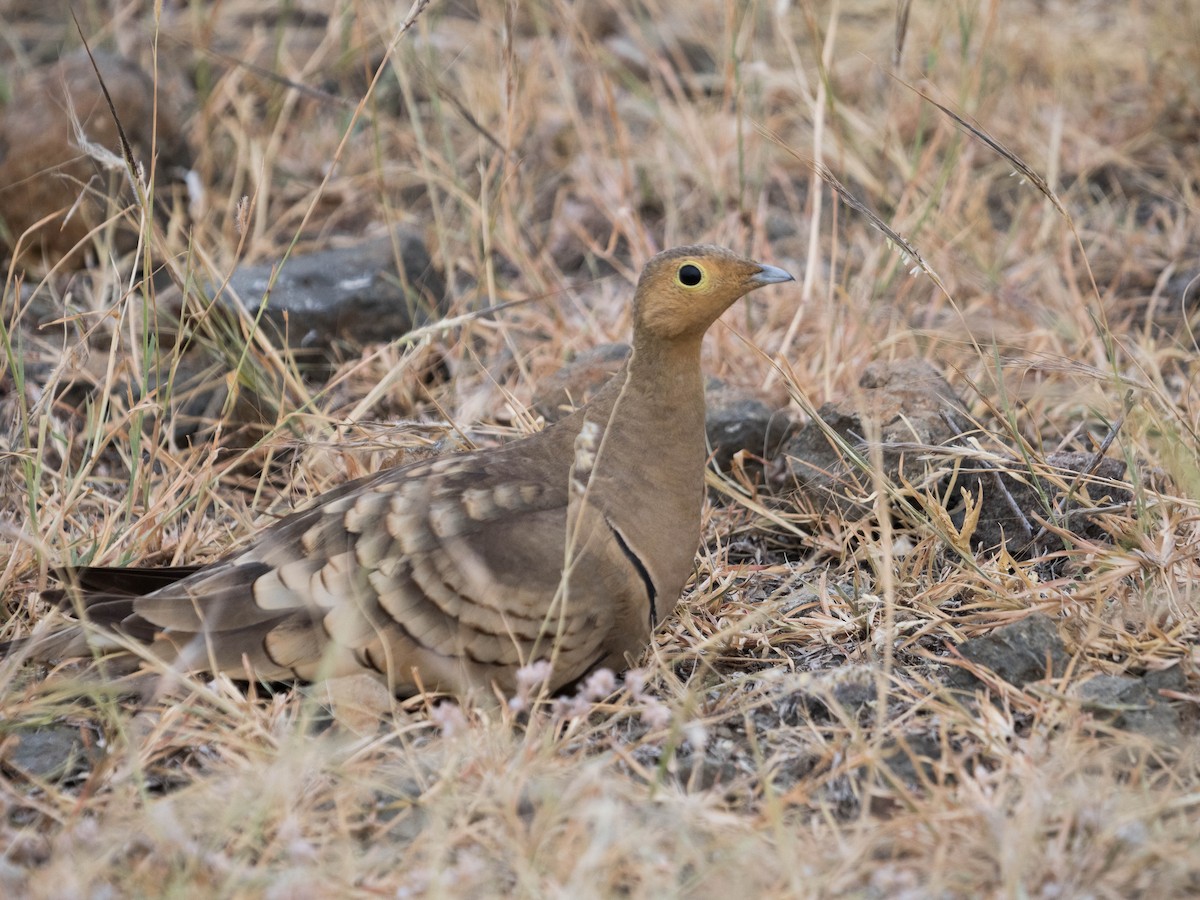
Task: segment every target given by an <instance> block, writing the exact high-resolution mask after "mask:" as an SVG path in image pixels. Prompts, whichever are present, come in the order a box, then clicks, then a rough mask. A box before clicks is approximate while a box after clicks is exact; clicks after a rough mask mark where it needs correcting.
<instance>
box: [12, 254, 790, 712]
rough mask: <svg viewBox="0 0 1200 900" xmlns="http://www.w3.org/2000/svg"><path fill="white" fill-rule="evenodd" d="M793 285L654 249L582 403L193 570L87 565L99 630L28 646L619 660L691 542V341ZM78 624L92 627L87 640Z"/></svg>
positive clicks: (511, 661)
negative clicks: (624, 345) (616, 359)
mask: <svg viewBox="0 0 1200 900" xmlns="http://www.w3.org/2000/svg"><path fill="white" fill-rule="evenodd" d="M787 280H791V276H790V275H788V274H787V273H786V272H783V271H782V270H780V269H776V268H773V267H770V266H763V265H761V264H759V263H755V262H752V261H750V260H746V259H742V258H740V257H738V256H735V255H734V254H733V253H731V252H729V251H728V250H724V249H722V248H719V247H711V246H692V247H682V248H679V249H676V250H672V251H667V252H666V253H662V254H659V255H658V256H656V257H655V258H654V259H652V260H651V261H650V262H649V263H648V264H647V266H646V268H645V270H644V272H643V273H642V276H641V278H640V280H639V282H638V287H637V292H636V295H635V298H634V336H633V353H632V355H631V357H630V359H629V361H628V362H627V363H626V365H625V367H624V368H622V369H621V371H620V372H618V374H617V375H616V376H615V377H614V378H613V379H612V381H610V382H609V383H608V384H607V385H606V386H605V388H604V389H603V390H602V391H601V392H600V394H599V395H598V396H597V397H596V398H595V399H594V400H593V401H592V402H591V403H589V404H588V405H587V406H585V407H583V408H582V409H580V410H578V411H576V412H575V413H574V414H573V415H571V416H570V417H568V418H567V419H564V420H563V421H561V422H559V423H557V424H556V425H553V426H551V427H549V428H547V429H545V430H544V431H542V432H540V433H538V434H535V435H532V436H530V437H528V438H525V439H522V440H519V441H514V442H513V443H511V444H508V445H506V446H504V447H501V448H498V449H493V450H482V451H477V452H473V453H465V454H460V455H455V456H449V457H443V458H440V459H436V460H433V461H427V462H421V463H417V464H414V465H410V466H404V467H401V468H396V469H390V470H386V471H383V472H379V473H376V474H374V475H371V476H369V477H367V478H364V479H360V480H358V481H355V482H352V483H350V484H346V485H343V486H341V487H340V488H338V489H336V490H334V491H332V492H330V493H328V494H326V495H324V496H322V497H320V498H319V499H318V500H317V501H316V503H315V505H313V506H312V507H311V508H310V509H308V510H305V511H303V512H299V513H296V514H294V515H292V516H289V517H288V518H286V519H284V520H282V521H280V522H279V523H277V524H275V525H272V526H270V527H269V528H267V529H266V530H264V531H263V532H262V533H261V534H260V535H259V536H258V537H257V538H256V539H255V540H254V541H253V542H252V543H251V544H249V545H248V546H247V547H245V548H244V549H242V550H240V551H238V552H236V553H234V554H231V555H230V556H228V557H226V558H224V559H221V560H218V561H216V562H214V563H212V564H210V565H207V566H204V567H202V568H199V569H194V570H193V569H168V570H155V569H87V570H82V571H81V572H79V573H78V583H79V587H80V596H79V600H80V601H81V604H82V608H83V609H84V610H86V611H87V612H88V615H89V617H90V618H91V619H92V620H93V621H94V622H96V623H98V624H100V625H102V626H103V627H102V628H101V629H98V630H92V632H91V633H90V635H89V634H85V632H84V630H83V629H81V628H79V627H78V626H72V627H69V628H67V629H63V630H60V631H58V632H55V633H52V634H50V635H47V636H45V637H43V638H36V639H35V641H36V643H35V646H34V650H33V653H34V655H37V656H40V657H43V658H47V657H58V656H67V655H80V654H83V653H86V652H87V647H88V639H89V637H90V640H91V643H92V644H93V646H94V645H95V644H96V643H97V641H100V642H101V644H102V645H103V644H105V643H113V644H116V643H117V642H115V641H112V639H111V638H108V637H105V634H104V628H110V629H112V630H115V631H120V632H122V633H124V634H125V635H126V636H127V637H128V638H132V639H137V640H141V641H144V642H146V643H147V644H148V645H149V648H150V650H151V652H152V653H154V654H155V655H157V656H159V657H162V658H164V659H165V660H167V661H169V662H170V663H172V664H173V665H175V666H176V667H177V668H179V669H182V670H188V671H195V670H207V671H224V672H228V673H230V674H232V675H235V676H243V675H244V674H245V672H246V664H247V663H249V666H250V667H251V669H252V671H253V672H254V674H255V676H256V677H258V678H261V679H264V680H279V679H290V678H295V677H299V678H303V679H309V680H313V679H319V678H324V677H332V676H337V675H345V674H352V673H360V672H364V671H366V672H371V673H375V674H377V675H379V676H381V677H382V678H383V679H385V680H386V682H387V684H388V685H389V687H390V688H391V689H392V690H393V691H395V692H396V693H399V694H407V693H412V692H413V691H415V690H416V689H417V688H418V687H419V686H423V687H425V688H427V689H433V688H437V689H442V690H450V691H454V692H458V693H467V692H469V691H471V690H473V689H478V688H484V689H486V688H487V687H488V686H489V685H492V684H494V685H496V686H498V687H499V688H500V689H502V690H505V691H511V690H512V689H513V688H514V686H515V676H516V671H517V669H518V668H519V667H521V666H522V665H525V664H527V663H530V662H532V661H535V660H539V659H548V660H550V661H551V663H552V667H551V673H552V674H551V676H550V679H549V684H550V686H551V687H552V688H553V687H558V686H561V685H563V684H566V683H568V682H570V681H573V680H574V679H576V678H578V677H580V676H581V675H583V674H585V673H586V672H588V671H589V670H591V669H593V668H595V667H597V666H601V665H603V666H609V667H611V668H613V669H623V668H625V667H626V666H627V665H628V664H629V660H630V659H631V658H632V657H635V656H636V655H637V654H639V653H640V652H641V651H642V650H643V649H644V648H645V646H646V644H647V642H648V640H649V637H650V633H651V630H652V629H653V627H654V625H655V623H656V622H657V621H658V620H659V619H660V618H661V617H662V616H664V615H666V614H667V613H668V612H669V611H670V610H671V608H672V607H673V606H674V605H675V603H676V602H677V601H678V599H679V595H680V592H681V591H682V589H683V586H684V583H685V582H686V580H687V578H688V575H689V574H690V572H691V570H692V566H693V560H694V556H695V552H696V548H697V546H698V543H699V537H700V515H701V507H702V504H703V486H704V460H705V453H706V450H705V437H704V393H703V385H702V383H701V373H700V344H701V340H702V338H703V336H704V333H705V331H706V330H707V329H708V327H709V326H710V325H711V324H712V323H713V322H714V321H715V320H716V318H717V317H718V316H719V315H720V314H721V313H722V312H723V311H724V310H725V309H727V308H728V307H729V306H730V305H731V304H732V303H733V302H734V301H736V300H737V299H738V298H739V297H741V296H743V295H744V294H746V293H749V292H750V291H752V290H754V289H755V288H758V287H761V286H762V285H765V284H773V283H777V282H781V281H787ZM97 635H98V636H97Z"/></svg>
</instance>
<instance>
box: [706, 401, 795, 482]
mask: <svg viewBox="0 0 1200 900" xmlns="http://www.w3.org/2000/svg"><path fill="white" fill-rule="evenodd" d="M704 405H705V407H706V410H707V412H706V416H705V430H706V431H707V433H708V446H709V448H710V449H711V450H712V452H713V461H714V462H715V463H716V466H717V468H718V469H720V470H721V471H723V472H724V471H728V470H729V468H730V464H731V463H732V462H733V457H734V455H735V454H737V453H738V452H739V451H741V450H745V451H747V452H748V453H751V454H753V455H755V456H760V457H762V458H763V459H771V458H772V457H773V456H774V455H775V454H776V453H777V452H778V451H779V447H780V445H781V444H782V443H783V441H784V439H785V438H787V436H788V435H789V434H790V433H791V432H792V430H793V429H794V428H795V423H794V422H793V421H792V419H791V417H790V416H789V415H788V414H787V410H785V409H779V410H776V409H772V408H771V407H770V406H769V405H768V404H767V403H766V401H764V400H763V399H762V397H761V396H760V395H758V394H757V393H755V392H754V391H751V390H749V389H747V388H741V387H735V386H733V385H728V384H726V383H725V382H723V381H721V380H720V379H718V378H710V379H708V383H707V384H706V385H705V388H704Z"/></svg>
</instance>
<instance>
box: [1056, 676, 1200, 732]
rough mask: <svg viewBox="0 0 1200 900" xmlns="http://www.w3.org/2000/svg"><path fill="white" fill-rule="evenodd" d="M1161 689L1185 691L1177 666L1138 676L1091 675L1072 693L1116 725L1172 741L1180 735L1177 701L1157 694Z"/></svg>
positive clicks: (1185, 682) (1100, 715)
mask: <svg viewBox="0 0 1200 900" xmlns="http://www.w3.org/2000/svg"><path fill="white" fill-rule="evenodd" d="M1162 690H1174V691H1186V690H1187V680H1186V678H1185V677H1184V674H1183V671H1182V670H1181V669H1180V667H1179V666H1177V665H1176V666H1172V667H1171V668H1169V669H1163V670H1161V671H1159V672H1150V673H1147V674H1146V675H1144V676H1141V677H1137V676H1132V675H1094V676H1092V677H1091V678H1089V679H1088V680H1087V681H1085V682H1083V683H1082V684H1079V685H1076V686H1075V689H1074V691H1073V693H1074V695H1075V696H1076V697H1078V698H1079V699H1080V700H1081V701H1082V703H1083V708H1084V709H1085V710H1087V711H1089V712H1091V713H1092V714H1093V715H1095V716H1096V717H1097V718H1100V719H1103V720H1106V721H1108V722H1109V723H1110V724H1111V725H1113V726H1114V727H1116V728H1120V729H1122V730H1124V731H1132V732H1136V733H1137V734H1141V735H1145V736H1146V737H1148V738H1153V739H1154V740H1157V741H1161V742H1163V743H1167V744H1176V743H1178V742H1179V740H1180V737H1181V734H1182V729H1181V724H1182V722H1181V718H1180V713H1179V710H1178V708H1177V707H1178V704H1175V703H1171V702H1170V701H1168V700H1167V699H1166V698H1164V697H1162V696H1161V695H1160V694H1159V691H1162Z"/></svg>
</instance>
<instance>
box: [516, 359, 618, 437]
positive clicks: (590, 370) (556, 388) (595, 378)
mask: <svg viewBox="0 0 1200 900" xmlns="http://www.w3.org/2000/svg"><path fill="white" fill-rule="evenodd" d="M627 356H629V345H628V344H622V343H616V344H600V345H599V346H598V347H592V348H591V349H590V350H584V351H583V352H582V353H578V354H576V356H575V358H574V359H573V360H571V362H569V363H567V364H566V365H565V366H563V367H562V368H561V369H559V370H558V371H557V372H555V373H554V374H553V375H550V376H549V377H547V378H543V379H542V381H541V383H540V384H539V385H538V389H537V392H536V393H535V394H534V395H533V404H532V405H533V411H534V412H536V413H537V414H538V415H539V416H541V417H542V418H544V419H545V420H546V423H547V424H550V423H552V422H557V421H558V420H559V419H562V418H565V417H566V416H568V415H570V414H571V412H572V411H574V410H575V409H577V408H578V407H580V406H582V405H583V404H585V403H587V402H588V401H589V400H591V399H592V397H593V396H595V394H596V392H597V391H599V390H600V388H602V387H603V386H604V384H605V383H606V382H607V381H608V379H610V378H612V377H613V375H615V374H616V373H617V370H618V369H620V368H621V366H622V365H623V364H624V363H625V358H626V357H627Z"/></svg>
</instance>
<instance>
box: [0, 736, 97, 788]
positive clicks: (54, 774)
mask: <svg viewBox="0 0 1200 900" xmlns="http://www.w3.org/2000/svg"><path fill="white" fill-rule="evenodd" d="M15 731H16V733H15V734H11V733H10V734H9V735H8V737H7V739H6V741H5V745H4V755H3V762H4V765H5V767H6V768H8V769H11V770H15V771H16V772H19V773H21V774H22V775H25V776H27V777H33V778H38V779H41V780H45V781H63V780H66V779H68V778H73V777H74V776H76V775H79V774H80V773H81V772H84V771H86V770H87V769H88V767H89V766H90V764H91V763H92V762H93V761H94V759H95V758H96V757H97V756H98V755H99V753H98V750H97V748H96V746H95V745H94V744H93V745H91V746H89V745H88V744H87V743H85V742H84V740H83V735H82V733H81V731H80V729H79V728H78V727H76V726H72V725H48V726H44V727H36V728H30V727H27V726H18V727H17V728H16V730H15Z"/></svg>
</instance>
